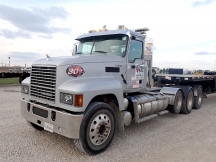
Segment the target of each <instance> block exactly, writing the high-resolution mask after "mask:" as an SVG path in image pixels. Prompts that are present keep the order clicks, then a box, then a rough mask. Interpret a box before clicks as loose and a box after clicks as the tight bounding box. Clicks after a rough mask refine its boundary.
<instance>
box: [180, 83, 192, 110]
mask: <svg viewBox="0 0 216 162" xmlns="http://www.w3.org/2000/svg"><path fill="white" fill-rule="evenodd" d="M193 103H194V96H193V90H192V88H191V87H188V88H187V91H186V93H185V98H184V100H183V106H182V109H181V113H182V114H190V113H191V111H192V108H193Z"/></svg>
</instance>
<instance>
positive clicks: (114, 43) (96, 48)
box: [77, 34, 128, 57]
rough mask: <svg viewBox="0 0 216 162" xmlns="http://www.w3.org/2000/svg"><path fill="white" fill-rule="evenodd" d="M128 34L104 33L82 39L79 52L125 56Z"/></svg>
mask: <svg viewBox="0 0 216 162" xmlns="http://www.w3.org/2000/svg"><path fill="white" fill-rule="evenodd" d="M127 40H128V36H126V35H122V34H116V35H103V36H95V37H90V38H83V39H81V40H80V43H79V46H78V50H77V54H81V55H85V54H87V55H89V54H107V55H117V56H121V57H124V55H125V51H126V45H127Z"/></svg>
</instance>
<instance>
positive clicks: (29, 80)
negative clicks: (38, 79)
mask: <svg viewBox="0 0 216 162" xmlns="http://www.w3.org/2000/svg"><path fill="white" fill-rule="evenodd" d="M30 82H31V77H27V78H25V79H24V80H23V81H22V84H23V85H28V86H29V85H30Z"/></svg>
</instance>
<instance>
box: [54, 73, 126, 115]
mask: <svg viewBox="0 0 216 162" xmlns="http://www.w3.org/2000/svg"><path fill="white" fill-rule="evenodd" d="M58 90H59V91H60V92H65V93H70V94H83V107H82V108H78V109H79V110H80V111H85V109H86V107H87V106H88V104H89V102H90V101H91V100H92V99H93V98H94V97H95V96H98V95H103V94H113V95H115V96H116V98H117V100H118V103H119V110H124V109H125V108H124V102H123V101H124V99H123V90H122V86H121V83H120V82H119V80H117V79H116V78H114V77H113V76H104V77H101V76H100V77H92V78H84V79H77V80H70V81H67V82H66V83H63V84H62V85H60V86H59V87H58Z"/></svg>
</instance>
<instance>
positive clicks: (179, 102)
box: [176, 94, 182, 111]
mask: <svg viewBox="0 0 216 162" xmlns="http://www.w3.org/2000/svg"><path fill="white" fill-rule="evenodd" d="M181 106H182V96H181V95H180V94H179V95H178V96H176V110H177V111H180V110H181Z"/></svg>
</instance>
